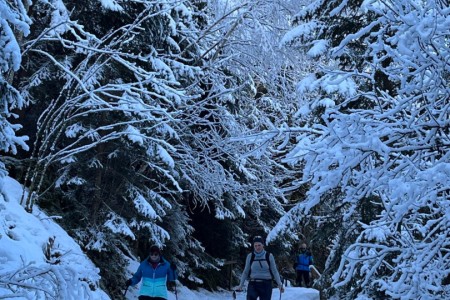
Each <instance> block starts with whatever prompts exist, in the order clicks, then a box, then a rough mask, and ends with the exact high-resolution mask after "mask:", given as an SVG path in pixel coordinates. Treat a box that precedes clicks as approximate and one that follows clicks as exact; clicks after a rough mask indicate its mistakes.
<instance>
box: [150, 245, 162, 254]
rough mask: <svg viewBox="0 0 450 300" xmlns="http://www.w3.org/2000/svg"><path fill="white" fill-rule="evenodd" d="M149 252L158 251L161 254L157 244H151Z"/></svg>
mask: <svg viewBox="0 0 450 300" xmlns="http://www.w3.org/2000/svg"><path fill="white" fill-rule="evenodd" d="M150 253H158V254H161V250H160V249H159V247H158V246H156V245H153V246H151V247H150Z"/></svg>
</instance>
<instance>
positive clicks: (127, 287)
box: [123, 285, 128, 299]
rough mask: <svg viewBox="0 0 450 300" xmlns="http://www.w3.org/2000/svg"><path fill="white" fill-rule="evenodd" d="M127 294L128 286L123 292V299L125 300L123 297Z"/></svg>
mask: <svg viewBox="0 0 450 300" xmlns="http://www.w3.org/2000/svg"><path fill="white" fill-rule="evenodd" d="M127 292H128V285H127V288H126V289H125V292H124V293H123V299H126V298H125V296H126V295H127Z"/></svg>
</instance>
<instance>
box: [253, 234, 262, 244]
mask: <svg viewBox="0 0 450 300" xmlns="http://www.w3.org/2000/svg"><path fill="white" fill-rule="evenodd" d="M253 243H261V244H263V245H264V240H263V238H262V236H259V235H257V236H255V237H254V238H253Z"/></svg>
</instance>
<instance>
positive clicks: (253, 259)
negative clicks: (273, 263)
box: [248, 251, 273, 279]
mask: <svg viewBox="0 0 450 300" xmlns="http://www.w3.org/2000/svg"><path fill="white" fill-rule="evenodd" d="M269 257H270V252H267V251H266V257H265V258H266V261H267V265H268V266H269V272H270V276H272V279H273V273H272V269H271V268H270V260H269ZM254 261H255V252H252V256H251V257H250V271H249V272H248V277H249V278H250V275H251V274H252V264H253V262H254ZM257 261H261V259H258V260H257Z"/></svg>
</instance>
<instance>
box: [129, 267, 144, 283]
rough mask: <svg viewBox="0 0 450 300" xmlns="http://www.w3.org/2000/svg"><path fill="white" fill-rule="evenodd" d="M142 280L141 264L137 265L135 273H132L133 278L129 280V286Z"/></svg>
mask: <svg viewBox="0 0 450 300" xmlns="http://www.w3.org/2000/svg"><path fill="white" fill-rule="evenodd" d="M141 278H142V264H140V265H139V268H138V269H137V271H136V273H134V275H133V278H131V285H135V284H138V283H139V281H141Z"/></svg>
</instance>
